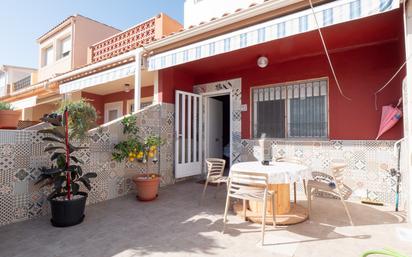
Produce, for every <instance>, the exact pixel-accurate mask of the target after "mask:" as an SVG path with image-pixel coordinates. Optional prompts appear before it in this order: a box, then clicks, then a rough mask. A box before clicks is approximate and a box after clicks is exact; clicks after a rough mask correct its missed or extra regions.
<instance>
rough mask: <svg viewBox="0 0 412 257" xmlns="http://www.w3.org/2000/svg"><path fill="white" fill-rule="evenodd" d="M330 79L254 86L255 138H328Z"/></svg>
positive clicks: (253, 113)
mask: <svg viewBox="0 0 412 257" xmlns="http://www.w3.org/2000/svg"><path fill="white" fill-rule="evenodd" d="M327 96H328V87H327V80H326V79H322V80H311V81H304V82H299V83H288V84H285V85H276V86H269V87H265V88H255V89H253V90H252V99H253V110H252V122H253V137H254V138H262V137H266V138H327V137H328V111H327V108H328V107H327V103H328V101H327Z"/></svg>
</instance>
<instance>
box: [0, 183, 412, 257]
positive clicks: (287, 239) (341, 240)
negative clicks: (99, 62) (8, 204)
mask: <svg viewBox="0 0 412 257" xmlns="http://www.w3.org/2000/svg"><path fill="white" fill-rule="evenodd" d="M215 189H216V188H213V187H210V190H209V191H208V195H207V198H206V199H205V201H204V203H203V205H202V206H199V204H198V200H199V196H200V194H201V190H202V185H200V184H197V183H194V182H183V183H179V184H176V185H173V186H169V187H166V188H162V189H161V192H160V197H159V199H157V201H155V202H151V203H142V202H137V201H136V200H135V198H134V196H133V195H129V196H126V197H122V198H118V199H114V200H110V201H106V202H103V203H99V204H96V205H92V206H89V207H88V208H87V210H86V219H85V221H84V222H83V223H82V224H80V225H78V226H75V227H70V228H54V227H52V226H51V225H50V223H49V218H50V217H42V218H38V219H36V220H31V221H26V222H21V223H16V224H11V225H8V226H4V227H1V228H0V256H5V257H6V256H7V257H11V256H15V257H30V256H36V257H43V256H44V257H71V256H87V257H94V256H96V257H130V256H166V255H167V256H179V257H183V256H229V257H230V256H237V257H240V256H245V257H246V256H247V257H250V256H259V257H264V256H271V257H273V256H279V257H281V256H299V257H310V256H313V257H315V256H316V257H322V256H324V257H332V256H360V254H361V253H362V252H363V251H365V250H368V249H376V248H378V249H379V248H383V247H390V248H393V249H397V250H398V251H400V252H403V253H405V254H409V255H411V256H412V244H411V243H410V242H405V241H401V240H399V239H398V236H397V229H398V228H404V227H407V225H406V224H402V223H403V222H404V219H405V217H404V216H405V213H402V212H398V213H395V212H393V211H389V210H388V208H385V207H379V208H377V207H371V206H366V205H361V204H358V203H349V208H350V211H351V213H352V216H353V219H354V223H355V226H354V227H351V226H349V225H348V224H349V223H348V220H347V218H346V216H345V213H344V211H343V207H342V206H341V204H340V203H339V202H338V201H336V200H329V199H320V198H316V199H315V200H314V202H313V207H314V211H313V215H312V217H311V220H310V221H306V222H304V223H302V224H298V225H294V226H289V227H277V228H276V229H274V228H272V227H271V226H268V230H267V234H266V239H265V243H266V245H265V246H263V247H261V246H260V244H259V240H260V225H258V224H251V223H249V222H244V221H242V220H241V219H240V218H238V217H236V216H234V215H233V214H232V215H231V216H229V225H228V226H227V231H226V234H222V233H221V229H222V214H223V209H224V197H225V192H224V190H221V191H220V192H219V194H218V196H217V199H214V192H213V191H214V190H215ZM302 204H306V203H305V202H302Z"/></svg>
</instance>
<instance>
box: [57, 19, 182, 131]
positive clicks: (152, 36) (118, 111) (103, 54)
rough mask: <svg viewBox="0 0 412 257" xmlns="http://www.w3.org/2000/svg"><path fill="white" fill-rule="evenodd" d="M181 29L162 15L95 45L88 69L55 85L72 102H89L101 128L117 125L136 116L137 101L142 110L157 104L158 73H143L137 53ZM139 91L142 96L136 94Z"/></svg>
mask: <svg viewBox="0 0 412 257" xmlns="http://www.w3.org/2000/svg"><path fill="white" fill-rule="evenodd" d="M181 29H182V25H181V24H180V23H178V22H177V21H175V20H174V19H172V18H170V17H169V16H167V15H166V14H163V13H161V14H159V15H157V16H156V17H153V18H150V19H148V20H146V21H143V22H141V23H139V24H137V25H135V26H133V27H131V28H129V29H126V30H124V31H122V32H119V33H117V34H115V35H112V36H111V37H108V38H105V39H103V40H102V41H100V42H96V43H95V44H93V45H91V46H90V47H89V52H88V58H89V62H88V65H86V66H84V67H81V68H79V69H74V70H72V71H70V72H67V73H64V74H62V75H60V76H57V77H56V78H53V79H52V80H51V81H53V82H57V83H58V84H59V85H60V93H61V94H62V95H66V96H67V97H68V98H71V99H78V98H80V97H82V98H85V99H88V100H89V101H90V102H91V103H92V104H93V105H94V106H95V108H96V109H97V110H98V112H99V114H100V118H99V120H98V123H99V124H103V123H107V122H110V121H113V120H115V119H117V118H120V117H122V116H123V115H126V114H130V113H132V112H133V111H134V108H135V102H137V101H138V102H139V106H147V105H150V104H152V103H153V101H154V100H153V96H154V94H155V93H156V92H157V89H155V88H156V85H157V73H156V72H149V71H147V70H145V69H144V70H141V67H142V66H143V67H144V66H145V63H143V62H139V65H136V61H135V55H136V52H137V51H140V52H141V51H144V49H143V48H141V47H142V46H143V45H147V44H150V43H151V42H154V41H156V40H160V39H162V38H163V37H165V36H168V35H170V34H172V33H175V32H178V31H179V30H181ZM146 54H148V53H146ZM137 67H138V68H137ZM136 72H138V73H139V74H141V80H139V81H138V83H139V87H136V80H135V73H136ZM139 78H140V76H139ZM136 88H138V92H136V93H135V89H136ZM137 94H139V95H138V96H136V95H137Z"/></svg>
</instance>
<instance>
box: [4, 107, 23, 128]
mask: <svg viewBox="0 0 412 257" xmlns="http://www.w3.org/2000/svg"><path fill="white" fill-rule="evenodd" d="M20 114H21V113H20V111H15V110H14V108H13V107H12V106H11V104H10V103H5V102H0V129H16V128H17V124H18V123H19V119H20Z"/></svg>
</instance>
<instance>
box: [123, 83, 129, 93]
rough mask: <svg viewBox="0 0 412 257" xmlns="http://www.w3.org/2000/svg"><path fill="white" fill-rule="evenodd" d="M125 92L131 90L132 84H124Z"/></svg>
mask: <svg viewBox="0 0 412 257" xmlns="http://www.w3.org/2000/svg"><path fill="white" fill-rule="evenodd" d="M124 92H126V93H129V92H130V84H124Z"/></svg>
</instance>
